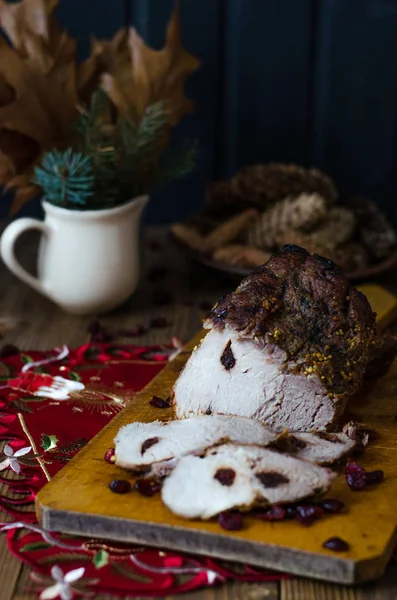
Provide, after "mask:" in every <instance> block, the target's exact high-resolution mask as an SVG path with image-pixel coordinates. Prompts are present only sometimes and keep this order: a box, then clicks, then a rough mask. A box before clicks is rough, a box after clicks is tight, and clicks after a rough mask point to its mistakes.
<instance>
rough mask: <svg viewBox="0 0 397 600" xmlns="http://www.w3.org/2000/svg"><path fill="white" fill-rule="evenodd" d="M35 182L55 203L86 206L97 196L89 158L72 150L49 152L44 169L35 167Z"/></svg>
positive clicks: (42, 164)
mask: <svg viewBox="0 0 397 600" xmlns="http://www.w3.org/2000/svg"><path fill="white" fill-rule="evenodd" d="M33 182H34V183H35V184H36V185H38V186H40V187H41V188H42V190H43V192H44V195H45V198H46V199H47V200H48V201H49V202H51V203H52V204H56V205H58V206H66V207H67V206H68V205H69V204H71V205H73V206H74V207H75V205H82V206H84V205H85V204H86V202H87V200H88V199H89V198H90V197H91V196H92V195H93V193H94V192H93V188H94V175H93V170H92V164H91V160H90V157H89V156H84V155H83V154H81V153H80V152H73V150H72V148H68V149H67V150H65V151H60V150H52V151H51V152H47V153H46V154H45V155H44V158H43V160H42V162H41V166H40V167H36V168H35V172H34V177H33Z"/></svg>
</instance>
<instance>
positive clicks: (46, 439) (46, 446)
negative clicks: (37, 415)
mask: <svg viewBox="0 0 397 600" xmlns="http://www.w3.org/2000/svg"><path fill="white" fill-rule="evenodd" d="M58 442H59V440H58V438H57V436H56V435H46V434H45V433H42V434H41V447H42V448H43V450H44V452H47V451H48V450H53V449H54V448H56V447H57V445H58Z"/></svg>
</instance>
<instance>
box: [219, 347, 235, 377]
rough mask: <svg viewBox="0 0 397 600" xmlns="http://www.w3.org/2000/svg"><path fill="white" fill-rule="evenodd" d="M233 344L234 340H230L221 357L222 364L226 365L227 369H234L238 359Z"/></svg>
mask: <svg viewBox="0 0 397 600" xmlns="http://www.w3.org/2000/svg"><path fill="white" fill-rule="evenodd" d="M231 346H232V340H229V341H228V343H227V344H226V346H225V349H224V351H223V353H222V355H221V358H220V361H221V364H222V365H223V366H224V367H225V369H226V371H230V369H233V367H234V365H235V364H236V359H235V358H234V354H233V350H232V347H231Z"/></svg>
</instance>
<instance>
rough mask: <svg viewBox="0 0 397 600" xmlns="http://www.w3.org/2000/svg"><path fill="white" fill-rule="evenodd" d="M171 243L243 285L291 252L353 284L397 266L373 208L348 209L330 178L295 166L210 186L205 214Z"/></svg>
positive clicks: (176, 228) (175, 233)
mask: <svg viewBox="0 0 397 600" xmlns="http://www.w3.org/2000/svg"><path fill="white" fill-rule="evenodd" d="M171 235H172V237H173V238H174V240H175V241H176V242H178V243H179V245H180V246H182V247H183V249H184V250H185V251H186V252H187V253H188V254H189V256H190V257H191V258H193V259H194V260H196V261H199V262H201V263H203V264H206V265H207V266H210V267H212V268H215V269H217V270H220V271H223V272H224V273H225V274H229V275H235V276H236V277H242V276H245V275H247V274H248V273H250V272H251V271H252V270H253V269H255V268H257V267H259V266H260V265H262V264H263V263H265V262H267V261H268V259H269V258H270V256H271V255H272V253H273V252H275V251H276V250H278V249H279V248H280V247H282V246H283V245H285V244H294V245H296V246H301V247H303V248H306V250H307V251H308V252H310V253H312V254H319V255H320V256H325V257H326V258H329V259H330V260H332V261H333V262H335V263H336V264H337V265H338V266H339V267H340V268H341V269H343V270H344V271H345V273H346V274H347V276H348V277H349V278H350V279H351V280H360V279H365V278H368V277H372V276H374V275H377V274H380V273H383V272H385V271H387V270H389V269H391V268H392V267H394V266H396V265H397V234H396V232H395V230H394V229H393V228H392V226H391V225H390V224H389V223H388V221H387V218H386V216H385V215H384V214H383V213H382V212H381V210H380V209H379V208H378V206H377V205H376V204H375V203H374V202H371V201H369V200H366V199H363V198H358V197H355V198H350V199H346V200H344V201H343V202H342V201H341V198H340V195H339V192H338V189H337V187H336V185H335V183H334V182H333V181H332V179H331V178H330V177H329V176H328V175H326V174H324V173H322V172H320V171H318V170H317V169H312V168H311V169H306V168H304V167H301V166H299V165H295V164H280V163H267V164H257V165H252V166H248V167H244V168H243V169H241V170H240V171H238V172H237V173H236V175H235V176H234V177H233V178H232V179H231V180H229V181H218V182H215V183H213V184H211V185H210V186H209V188H208V189H207V193H206V197H205V202H204V206H203V208H202V209H201V210H200V211H199V212H198V213H197V214H195V215H193V216H192V217H191V218H190V219H188V220H187V221H186V222H184V223H174V224H173V225H171Z"/></svg>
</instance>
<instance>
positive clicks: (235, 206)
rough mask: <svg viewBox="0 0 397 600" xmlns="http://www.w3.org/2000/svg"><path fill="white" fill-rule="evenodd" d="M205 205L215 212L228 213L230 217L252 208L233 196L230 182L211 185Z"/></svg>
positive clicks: (207, 191)
mask: <svg viewBox="0 0 397 600" xmlns="http://www.w3.org/2000/svg"><path fill="white" fill-rule="evenodd" d="M205 203H206V205H207V206H209V207H210V208H211V209H212V210H213V211H215V212H218V213H222V214H225V213H227V215H228V216H230V215H233V214H234V213H236V212H237V211H240V210H244V209H245V208H250V204H249V203H247V202H245V200H244V199H242V198H240V197H238V196H235V195H234V194H233V192H232V189H231V182H230V181H215V182H214V183H212V184H211V185H209V186H208V187H207V190H206V194H205Z"/></svg>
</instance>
